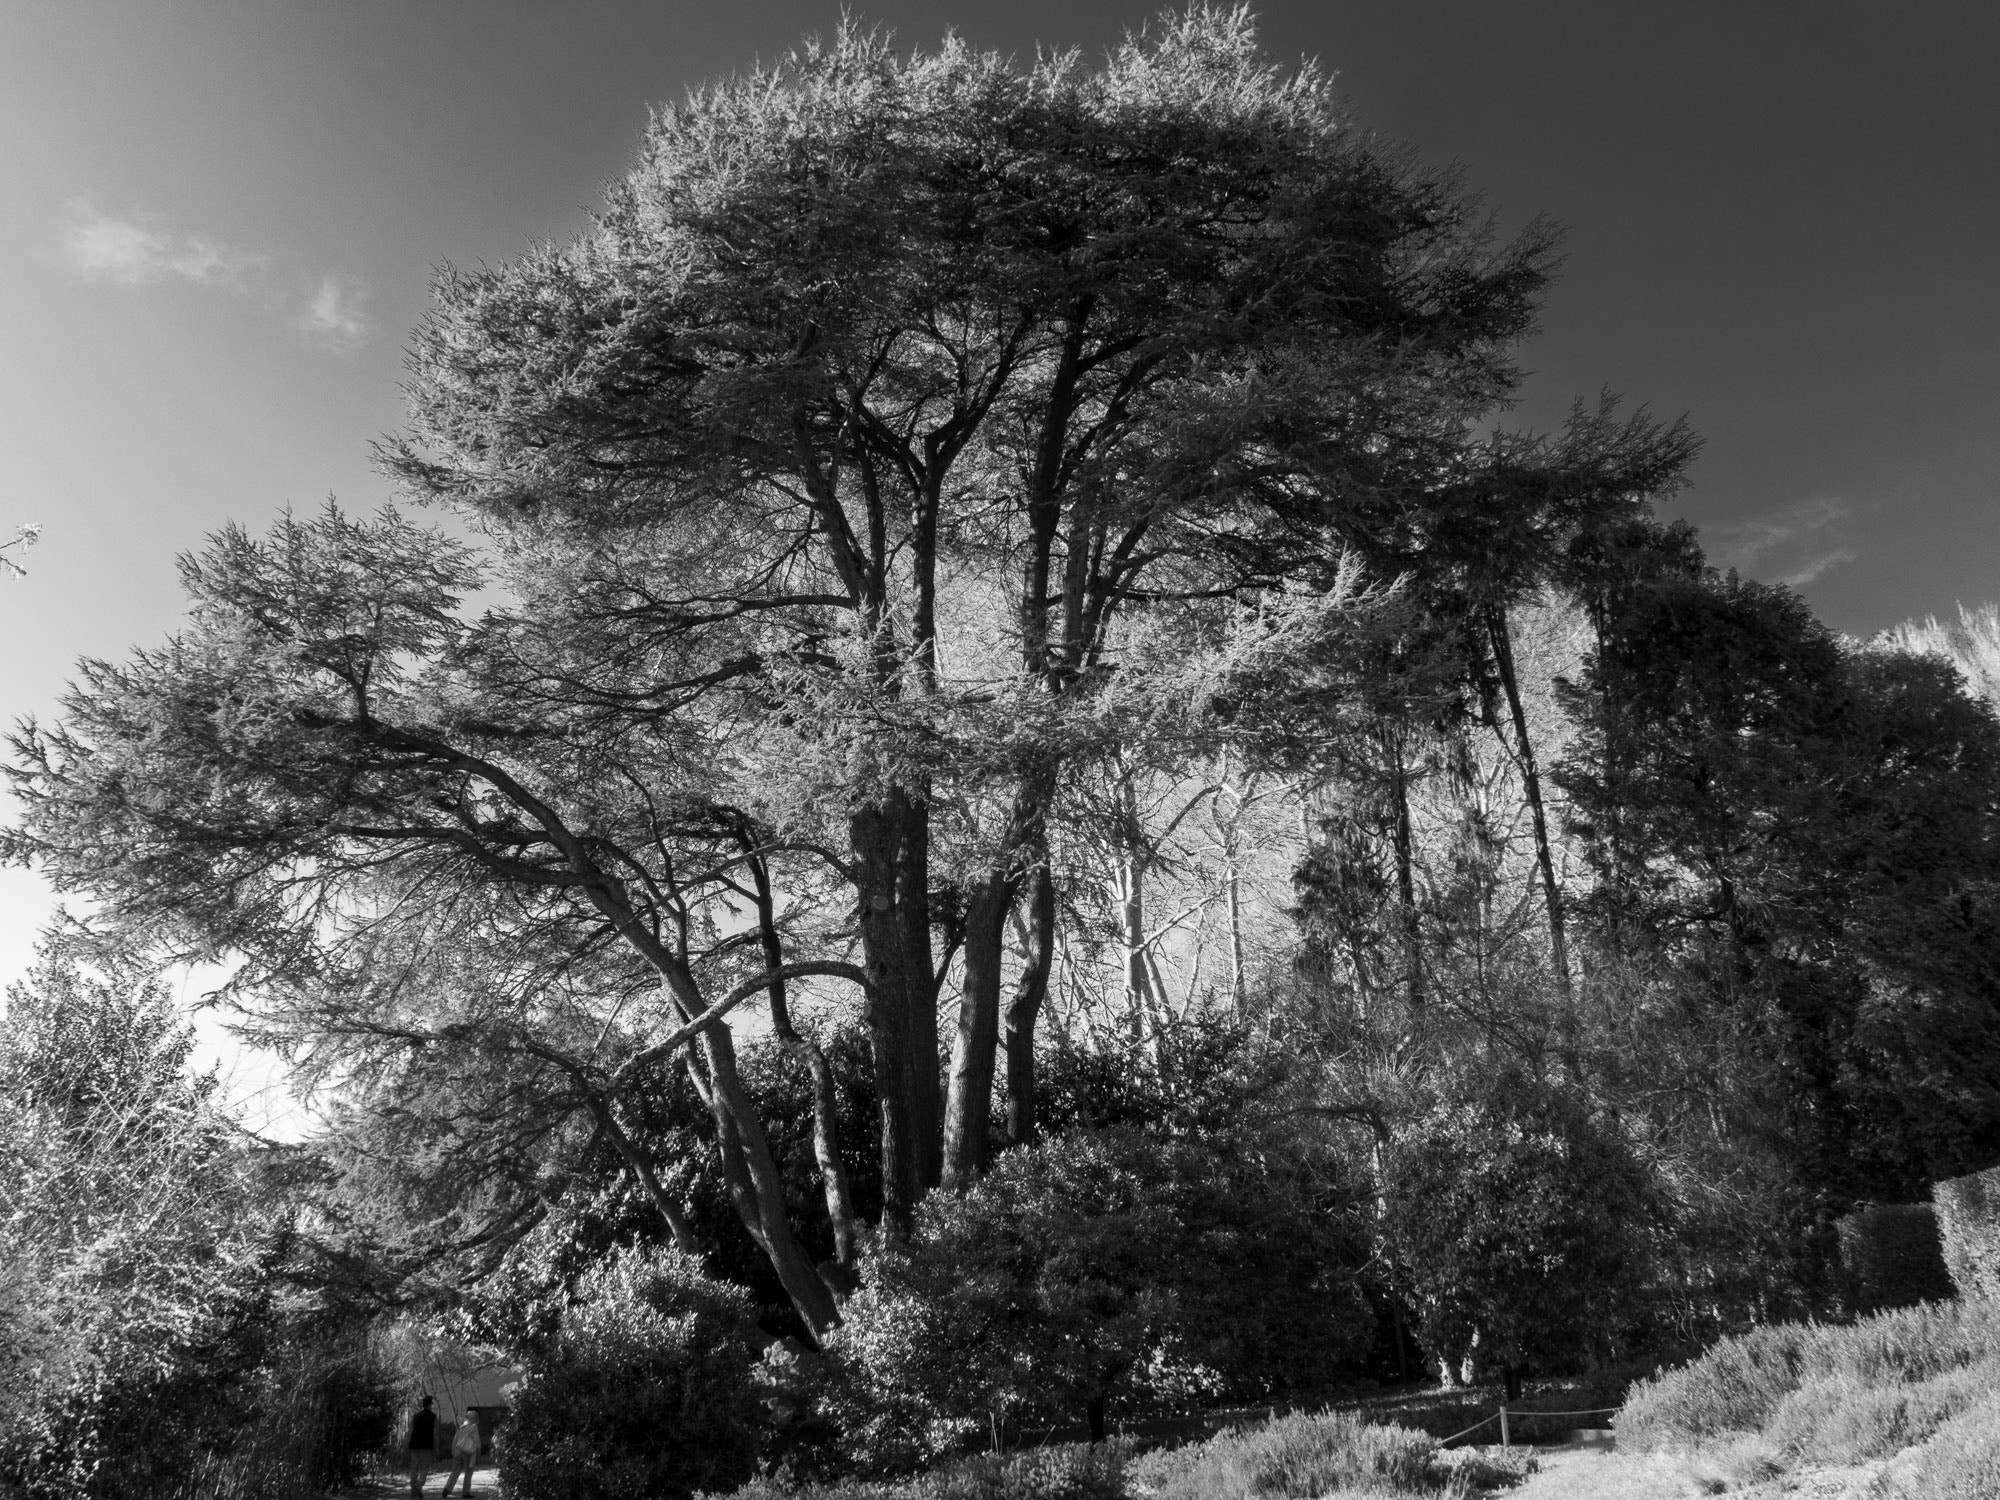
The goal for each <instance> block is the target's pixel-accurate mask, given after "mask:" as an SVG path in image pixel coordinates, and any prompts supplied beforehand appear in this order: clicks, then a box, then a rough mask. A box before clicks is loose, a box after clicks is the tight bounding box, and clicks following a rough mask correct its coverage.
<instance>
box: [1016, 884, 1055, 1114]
mask: <svg viewBox="0 0 2000 1500" xmlns="http://www.w3.org/2000/svg"><path fill="white" fill-rule="evenodd" d="M1025 930H1026V933H1027V944H1026V949H1027V951H1026V952H1025V953H1024V954H1023V955H1022V964H1021V974H1020V977H1019V978H1018V979H1016V980H1015V981H1014V994H1013V997H1012V999H1011V1000H1010V1001H1009V1002H1008V1005H1007V1139H1008V1140H1009V1141H1011V1142H1012V1143H1013V1144H1014V1145H1016V1146H1027V1145H1032V1144H1033V1143H1034V1141H1035V1138H1036V1136H1037V1135H1038V1134H1039V1133H1040V1132H1039V1129H1038V1127H1037V1122H1036V1118H1035V1019H1036V1017H1037V1016H1038V1015H1040V1014H1041V1009H1042V1001H1043V999H1044V998H1045V997H1046V996H1047V994H1048V990H1049V968H1050V965H1051V964H1052V963H1053V962H1054V958H1055V942H1056V882H1055V877H1054V876H1053V875H1051V874H1050V873H1049V866H1048V861H1047V859H1046V858H1044V859H1043V861H1042V862H1041V863H1040V864H1038V865H1037V866H1036V867H1035V868H1034V870H1033V871H1031V872H1030V873H1029V875H1028V918H1027V922H1026V924H1025Z"/></svg>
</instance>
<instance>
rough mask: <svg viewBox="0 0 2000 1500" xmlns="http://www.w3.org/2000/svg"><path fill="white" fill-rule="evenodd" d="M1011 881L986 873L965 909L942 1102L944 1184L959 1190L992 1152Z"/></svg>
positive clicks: (1003, 875) (1002, 873)
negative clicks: (954, 1030)
mask: <svg viewBox="0 0 2000 1500" xmlns="http://www.w3.org/2000/svg"><path fill="white" fill-rule="evenodd" d="M1014 889H1015V882H1014V881H1013V880H1012V879H1011V878H1010V877H1009V876H1008V874H1007V872H1006V871H1005V870H1004V869H995V870H990V871H988V872H987V874H986V876H985V878H984V879H982V880H981V881H980V882H979V884H978V886H977V887H975V888H974V891H973V895H972V900H971V902H970V904H969V905H968V907H967V909H966V914H965V979H964V983H963V987H962V989H961V992H960V995H959V1001H958V1036H957V1040H956V1043H955V1045H954V1046H953V1048H952V1055H951V1092H950V1095H949V1097H948V1098H947V1100H946V1103H945V1126H944V1185H945V1186H946V1187H947V1188H949V1189H951V1190H952V1191H954V1192H957V1191H962V1190H963V1189H965V1188H967V1187H969V1186H970V1185H971V1184H972V1182H973V1181H974V1180H975V1179H976V1178H977V1177H978V1176H979V1175H980V1174H981V1173H982V1172H984V1171H985V1170H986V1167H987V1163H988V1161H989V1160H990V1158H991V1154H992V1145H991V1140H992V1113H993V1108H992V1099H993V1065H994V1052H995V1050H996V1047H997V1045H998V1042H999V1035H1000V977H1001V975H1000V966H1001V959H1002V957H1003V955H1004V952H1005V947H1006V941H1005V940H1006V932H1007V913H1008V910H1009V908H1011V907H1012V906H1013V904H1014Z"/></svg>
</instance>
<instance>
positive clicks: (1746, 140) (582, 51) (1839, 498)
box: [0, 0, 2000, 977]
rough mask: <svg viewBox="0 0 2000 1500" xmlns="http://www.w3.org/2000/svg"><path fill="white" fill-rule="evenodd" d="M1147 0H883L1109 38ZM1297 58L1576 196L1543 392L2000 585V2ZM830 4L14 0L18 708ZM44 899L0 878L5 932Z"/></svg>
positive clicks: (1875, 598) (1747, 554) (1798, 522)
mask: <svg viewBox="0 0 2000 1500" xmlns="http://www.w3.org/2000/svg"><path fill="white" fill-rule="evenodd" d="M1152 9H1153V7H1151V6H1148V5H1144V4H1136V3H1134V4H1125V3H1109V0H1065V3H1061V4H1057V3H1053V0H1009V3H1005V4H1000V3H995V0H966V3H963V4H958V5H939V4H915V3H906V0H896V3H891V0H883V3H878V4H874V5H872V6H865V7H859V8H858V11H859V13H860V14H862V15H864V16H866V17H869V18H872V19H875V20H879V21H880V22H882V23H884V24H886V25H888V26H890V27H892V28H893V29H894V30H895V31H896V33H897V35H898V37H899V39H900V40H902V41H904V42H906V43H910V44H918V45H921V44H928V43H931V42H934V41H935V40H936V38H937V37H938V35H939V34H940V33H941V32H942V30H943V29H944V28H945V27H946V26H947V25H955V26H956V27H957V28H958V29H959V30H960V31H962V32H963V33H965V34H966V35H967V36H969V37H970V38H971V39H972V40H973V41H975V42H977V43H980V44H982V45H987V46H991V47H995V48H998V49H1001V50H1003V51H1010V52H1016V53H1025V52H1028V51H1029V50H1031V49H1032V48H1033V47H1034V46H1035V44H1036V43H1037V42H1043V43H1052V44H1056V45H1062V46H1078V47H1082V48H1083V49H1085V50H1086V52H1089V53H1093V54H1095V53H1099V52H1101V51H1102V50H1103V48H1104V47H1105V46H1106V45H1108V44H1109V43H1111V42H1113V41H1115V40H1116V39H1117V38H1118V37H1119V36H1120V35H1121V34H1122V33H1123V32H1124V31H1125V30H1126V29H1127V28H1128V27H1132V26H1135V25H1138V24H1140V23H1142V22H1143V21H1144V20H1145V19H1146V17H1147V16H1148V15H1149V14H1150V13H1151V11H1152ZM1259 12H1260V14H1261V16H1262V18H1263V32H1264V37H1265V40H1266V43H1267V45H1268V48H1269V50H1270V51H1271V53H1272V54H1273V56H1274V58H1276V59H1277V60H1280V61H1292V60H1296V59H1297V58H1298V57H1300V56H1301V55H1308V54H1309V55H1312V56H1315V57H1317V58H1318V59H1320V60H1321V61H1322V62H1323V63H1324V64H1326V65H1327V66H1329V67H1331V68H1333V69H1336V70H1337V71H1338V73H1339V75H1340V80H1341V84H1342V86H1343V88H1344V89H1345V91H1346V92H1347V94H1348V96H1349V97H1350V99H1351V100H1352V102H1353V105H1354V109H1355V113H1356V115H1357V117H1358V118H1359V119H1360V120H1361V121H1362V122H1363V123H1365V124H1367V125H1369V126H1371V127H1373V128H1376V129H1378V130H1380V131H1382V132H1383V133H1385V134H1387V135H1390V136H1393V137H1397V138H1400V139H1402V140H1405V141H1408V142H1410V143H1411V144H1412V145H1414V146H1415V147H1417V148H1418V149H1419V151H1420V152H1421V153H1422V154H1423V155H1425V156H1426V157H1428V158H1429V159H1431V160H1433V161H1437V162H1455V163H1458V164H1460V165H1461V166H1462V167H1463V169H1464V172H1465V176H1466V180H1467V182H1468V183H1469V184H1470V185H1471V186H1473V187H1475V188H1477V189H1479V190H1480V191H1482V192H1483V193H1484V194H1485V195H1486V197H1487V200H1488V202H1489V203H1490V205H1491V206H1492V208H1493V209H1494V211H1495V212H1496V213H1497V215H1498V216H1499V219H1500V222H1501V224H1502V225H1503V226H1505V227H1510V228H1513V227H1518V226H1519V225H1520V224H1521V223H1523V222H1524V221H1525V220H1526V219H1527V218H1528V217H1530V216H1531V215H1533V214H1536V213H1547V214H1549V215H1551V216H1553V217H1555V218H1557V219H1558V220H1560V221H1562V222H1563V223H1564V224H1566V225H1567V226H1568V241H1567V244H1568V260H1567V266H1566V270H1565V273H1564V276H1563V279H1562V281H1561V282H1560V284H1559V285H1558V286H1557V287H1556V289H1555V292H1554V294H1553V296H1552V297H1551V299H1550V302H1549V305H1548V309H1547V314H1546V317H1545V320H1544V331H1543V333H1542V334H1541V336H1540V337H1539V338H1538V339H1537V340H1536V341H1535V342H1534V343H1533V344H1532V345H1530V346H1529V347H1528V350H1527V355H1526V358H1527V363H1528V365H1529V366H1530V368H1531V369H1532V370H1533V371H1534V372H1535V373H1534V375H1533V377H1532V379H1531V380H1530V382H1529V385H1528V388H1527V391H1526V396H1525V400H1524V402H1523V405H1522V408H1521V410H1520V412H1519V413H1518V414H1517V416H1518V418H1519V420H1520V422H1521V423H1524V424H1528V425H1537V426H1546V425H1549V424H1551V423H1553V422H1555V421H1557V420H1559V419H1560V416H1561V414H1562V412H1563V410H1564V409H1565V408H1566V407H1567V405H1568V403H1569V402H1570V401H1571V400H1573V399H1575V398H1577V397H1579V396H1581V397H1586V398H1594V396H1595V395H1596V393H1597V392H1598V391H1599V390H1600V389H1601V388H1603V387H1610V388H1612V389H1614V390H1617V391H1620V392H1623V393H1624V394H1625V395H1626V396H1627V397H1628V398H1629V399H1630V400H1632V401H1634V402H1644V403H1646V404H1647V405H1649V406H1650V407H1651V408H1652V409H1653V410H1654V411H1655V412H1658V413H1661V414H1665V415H1670V416H1671V415H1680V414H1686V415H1687V416H1688V418H1689V419H1690V421H1691V422H1692V423H1693V425H1694V426H1695V428H1696V429H1697V430H1698V431H1699V432H1700V433H1701V434H1702V436H1703V437H1704V438H1705V439H1706V441H1707V448H1706V450H1705V452H1704V454H1703V456H1702V458H1701V459H1700V461H1699V463H1698V465H1697V467H1696V470H1695V484H1694V486H1693V488H1692V489H1691V490H1690V491H1688V492H1687V494H1686V495H1684V496H1683V497H1682V499H1681V501H1680V502H1679V503H1678V504H1677V505H1676V507H1675V508H1674V511H1673V513H1675V514H1680V515H1684V516H1686V517H1688V518H1689V519H1692V520H1693V521H1695V522H1696V523H1697V524H1698V525H1700V526H1701V528H1702V531H1703V534H1704V537H1705V538H1706V539H1707V540H1708V543H1709V546H1710V550H1711V554H1712V555H1714V556H1716V557H1717V558H1718V559H1719V560H1721V561H1724V562H1733V563H1735V564H1737V565H1739V566H1741V567H1742V568H1743V569H1744V571H1746V572H1748V573H1751V574H1754V575H1756V576H1759V577H1763V578H1767V579H1786V580H1790V581H1793V582H1795V583H1796V584H1797V585H1798V586H1799V587H1801V588H1802V590H1803V591H1804V593H1805V594H1806V596H1807V597H1808V598H1809V599H1810V600H1811V601H1812V603H1813V605H1814V606H1815V607H1816V608H1817V609H1818V610H1819V611H1820V613H1821V614H1822V616H1823V617H1824V618H1826V619H1827V620H1828V621H1829V622H1830V623H1832V624H1833V625H1835V626H1837V627H1839V628H1842V629H1845V630H1849V631H1854V632H1859V633H1867V632H1872V631H1874V630H1877V629H1880V628H1882V627H1884V626H1886V625H1889V624H1891V623H1893V622H1895V621H1898V620H1901V619H1904V618H1907V617H1910V616H1912V615H1921V614H1925V613H1931V612H1944V611H1949V610H1950V609H1951V608H1952V607H1953V605H1954V603H1955V602H1957V601H1964V602H1966V603H1968V604H1972V603H1979V602H1983V601H1986V600H1989V599H1993V598H1996V597H2000V518H1996V513H1995V507H1994V500H1995V497H1996V479H2000V424H1996V422H1995V416H1996V407H2000V299H1997V298H1996V292H1995V285H1994V271H1995V259H1996V256H1995V248H1994V247H1995V246H1996V244H2000V203H1997V202H1996V193H2000V102H1996V99H2000V91H1996V90H1995V88H1994V86H1993V83H1992V74H1993V71H1994V66H1995V62H1996V59H2000V7H1997V6H1994V5H1992V4H1990V3H1987V0H1965V3H1960V4H1948V5H1944V4H1940V5H1931V4H1924V3H1921V0H1899V3H1896V4H1887V3H1883V4H1856V3H1838V0H1835V3H1826V0H1815V3H1803V0H1795V3H1790V4H1775V3H1745V0H1735V3H1730V4H1688V3H1675V4H1636V3H1624V0H1617V3H1611V0H1594V3H1581V0H1578V3H1536V0H1509V3H1506V4H1499V3H1494V0H1483V3H1476V0H1454V3H1446V0H1434V3H1426V0H1393V3H1390V0H1369V3H1349V4H1337V3H1336V4H1308V3H1294V0H1270V3H1267V4H1265V5H1263V6H1261V7H1259ZM837 16H838V8H837V7H836V6H835V5H834V4H831V3H798V0H738V3H734V4H716V3H713V0H707V3H680V0H655V3H644V4H641V3H612V0H123V3H106V0H0V142H4V149H0V203H3V204H4V205H5V209H4V217H0V336H4V339H5V348H6V352H7V358H6V359H5V361H4V362H0V455H4V456H0V474H4V476H5V478H4V485H3V486H0V488H3V489H4V493H0V527H9V526H11V525H12V524H14V523H16V522H20V521H40V522H42V523H43V524H44V525H45V526H46V528H47V533H46V537H45V540H44V541H43V543H42V544H41V546H40V547H39V548H38V549H37V550H36V551H35V552H34V553H32V554H31V555H30V557H29V559H28V560H29V563H30V566H31V572H32V576H31V577H30V578H28V579H27V580H26V581H25V582H19V583H14V584H11V585H8V586H7V587H6V588H5V589H4V590H0V611H4V614H0V618H4V620H5V623H6V628H7V639H8V645H9V649H8V650H7V651H6V652H4V653H0V714H4V715H5V716H6V717H11V716H12V715H14V714H17V713H23V712H42V713H45V712H47V710H48V708H49V706H50V704H51V702H52V700H53V697H54V695H55V693H56V691H57V690H58V689H59V687H60V685H61V682H62V680H63V679H64V677H65V676H66V675H67V674H68V671H69V665H70V663H71V662H72V661H73V660H74V659H75V657H76V656H77V655H78V654H80V653H83V652H93V653H98V654H104V655H120V654H123V652H124V651H125V650H126V649H127V648H128V647H129V646H130V645H131V644H132V643H134V642H138V641H151V640H155V639H157V638H158V637H160V636H161V635H163V634H164V633H165V632H167V631H168V630H170V629H171V628H172V626H173V622H174V618H175V615H176V612H177V610H178V591H177V586H176V583H175V579H174V574H173V568H172V558H173V556H174V554H175V553H177V552H178V551H180V550H182V549H184V548H187V547H190V546H192V545H195V544H196V543H197V542H198V541H199V540H200V538H201V536H202V534H203V533H204V532H206V531H207V530H209V529H211V528H213V527H215V526H216V525H218V524H220V523H221V522H222V521H224V520H226V519H230V518H237V519H241V520H243V521H244V522H246V523H247V524H249V525H251V526H253V527H260V526H261V525H262V524H263V523H264V522H265V521H266V520H267V519H268V518H269V516H270V515H271V514H272V512H273V511H274V510H275V509H277V508H278V507H279V506H281V505H283V504H286V503H288V502H289V503H295V504H299V505H311V504H314V503H316V502H317V501H318V500H319V499H320V498H321V497H322V496H324V495H325V494H326V493H328V492H329V491H334V492H337V493H338V494H339V496H340V497H341V499H342V500H343V501H344V502H346V503H348V504H350V505H354V506H358V507H367V506H372V505H374V504H376V503H378V502H380V501H381V500H383V499H386V498H387V491H386V488H385V487H384V485H383V484H382V483H381V481H379V480H378V479H377V478H375V476H374V475H373V474H372V473H371V472H370V470H369V469H368V466H367V454H366V450H367V444H368V442H369V440H370V439H371V438H372V437H374V436H376V435H377V434H379V433H381V432H382V431H384V430H386V429H388V428H390V427H392V426H393V425H394V424H395V423H396V421H397V419H398V404H397V403H398V398H397V394H396V389H395V383H396V380H397V376H398V369H399V358H400V355H399V347H400V342H401V339H402V336H403V333H404V331H405V330H406V329H407V328H408V327H409V326H410V325H411V323H412V322H413V321H414V320H415V319H416V317H417V316H418V314H419V312H420V311H421V309H422V306H423V299H424V295H425V283H426V279H427V276H428V274H429V271H430V268H431V267H432V266H434V265H435V264H437V263H438V262H440V261H444V260H453V261H476V260H479V259H482V258H483V259H489V260H490V259H498V258H502V257H506V256H511V255H514V254H517V253H519V252H520V251H521V250H522V249H523V248H525V246H526V245H527V244H528V242H529V241H530V240H532V239H535V238H538V237H547V236H557V237H560V236H564V235H567V234H569V233H572V232H574V231H575V230H576V229H577V228H579V227H580V225H581V224H582V222H583V216H584V213H585V211H587V209H588V208H589V207H590V206H591V205H592V204H593V203H594V202H595V201H596V199H597V197H598V192H599V189H600V187H601V185H602V184H603V183H604V182H605V181H606V180H607V179H609V178H611V177H613V176H615V175H616V174H618V173H619V172H620V171H621V170H622V169H623V167H624V166H625V164H626V162H627V160H628V159H629V157H630V154H631V152H632V149H633V146H634V143H635V141H636V138H637V135H638V132H639V130H640V127H641V126H642V124H643V123H644V120H645V117H646V110H647V106H648V104H649V103H651V102H655V101H661V100H668V99H673V98H677V97H678V96H679V95H680V94H681V93H682V92H683V91H684V90H685V89H686V88H687V87H688V86H689V85H690V84H693V83H696V82H698V81H700V80H701V79H703V78H706V77H711V76H715V75H717V74H721V73H725V72H729V71H732V70H735V69H738V68H741V67H744V66H746V65H749V64H750V63H752V62H753V61H754V60H755V59H756V58H757V57H759V56H762V57H766V58H769V57H771V56H773V55H775V54H776V53H778V52H779V51H781V50H782V49H784V48H785V47H787V46H789V45H790V44H791V43H792V42H793V41H795V40H796V39H797V38H798V37H799V36H800V35H801V34H803V33H805V32H808V31H811V30H815V29H818V30H822V31H824V30H826V29H829V28H830V27H831V26H832V25H833V24H834V23H835V20H836V18H837ZM44 907H45V901H44V900H43V899H42V898H40V897H39V896H38V894H37V891H36V889H35V888H34V887H33V886H32V885H31V883H27V882H26V881H25V877H19V876H12V877H7V878H5V879H0V909H5V910H11V911H12V912H13V913H14V914H15V915H14V918H13V927H14V929H15V930H14V931H13V932H12V933H11V935H10V934H9V933H6V932H0V977H4V976H5V974H6V973H8V972H11V971H12V970H14V969H16V968H18V966H19V963H18V960H19V959H20V958H21V956H22V955H24V954H25V951H26V945H27V941H28V938H29V936H30V935H31V933H32V929H33V926H34V925H35V924H36V923H38V922H39V920H40V919H41V913H42V911H43V909H44Z"/></svg>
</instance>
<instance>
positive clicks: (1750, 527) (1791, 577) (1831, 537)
mask: <svg viewBox="0 0 2000 1500" xmlns="http://www.w3.org/2000/svg"><path fill="white" fill-rule="evenodd" d="M1852 514H1853V508H1852V507H1851V506H1850V505H1848V503H1847V502H1846V501H1845V500H1840V499H1834V498H1827V499H1821V500H1801V501H1800V502H1799V503H1798V504H1796V505H1788V506H1786V507H1785V509H1783V510H1781V511H1775V512H1773V513H1772V514H1770V515H1767V516H1757V517H1753V518H1752V519H1750V520H1748V521H1729V522H1724V523H1721V524H1718V525H1713V526H1706V527H1703V528H1702V540H1703V542H1704V543H1705V544H1706V545H1707V548H1708V552H1709V555H1710V557H1711V558H1713V559H1714V561H1715V563H1716V565H1717V566H1718V567H1724V568H1734V569H1735V570H1736V571H1737V572H1739V573H1748V574H1750V575H1752V576H1754V577H1758V578H1767V579H1772V580H1774V581H1775V582H1778V583H1782V584H1784V585H1786V586H1787V587H1788V588H1795V589H1796V588H1804V587H1805V586H1806V585H1807V584H1809V583H1813V582H1816V581H1817V580H1818V579H1820V578H1823V577H1824V576H1825V575H1826V574H1828V573H1830V572H1832V571H1833V570H1834V569H1835V568H1838V567H1841V566H1843V565H1845V564H1847V563H1851V562H1853V561H1855V559H1857V558H1858V557H1860V555H1861V554H1860V552H1858V551H1857V550H1856V549H1855V547H1854V545H1853V543H1852V542H1851V541H1850V540H1849V537H1848V534H1847V520H1848V517H1849V516H1850V515H1852Z"/></svg>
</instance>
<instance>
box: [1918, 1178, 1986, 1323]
mask: <svg viewBox="0 0 2000 1500" xmlns="http://www.w3.org/2000/svg"><path fill="white" fill-rule="evenodd" d="M1931 1201H1932V1203H1933V1204H1934V1205H1935V1206H1936V1209H1937V1224H1938V1233H1939V1236H1940V1238H1941V1239H1942V1240H1943V1242H1944V1262H1945V1265H1946V1266H1947V1267H1948V1268H1949V1269H1950V1271H1951V1279H1952V1283H1953V1284H1954V1285H1955V1286H1956V1287H1957V1288H1958V1290H1959V1291H1960V1292H1961V1293H1963V1294H1965V1295H1966V1296H1984V1297H1996V1296H2000V1167H1988V1168H1987V1169H1986V1170H1985V1171H1984V1172H1973V1173H1971V1174H1969V1175H1968V1176H1965V1177H1951V1178H1947V1179H1945V1180H1944V1181H1943V1182H1938V1183H1934V1184H1933V1185H1932V1187H1931Z"/></svg>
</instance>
